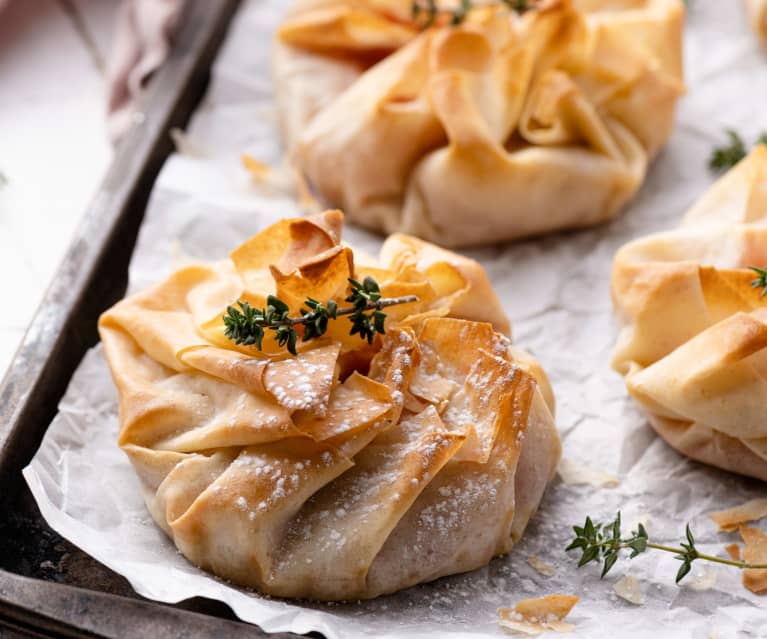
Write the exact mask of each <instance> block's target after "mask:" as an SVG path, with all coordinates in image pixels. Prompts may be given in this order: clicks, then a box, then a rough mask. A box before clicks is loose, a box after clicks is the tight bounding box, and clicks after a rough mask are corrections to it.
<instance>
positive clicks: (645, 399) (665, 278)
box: [612, 146, 767, 481]
mask: <svg viewBox="0 0 767 639" xmlns="http://www.w3.org/2000/svg"><path fill="white" fill-rule="evenodd" d="M765 265H767V147H765V146H758V147H757V148H756V149H755V150H754V151H753V152H752V153H751V154H750V155H749V156H748V157H747V158H746V159H744V160H743V161H742V162H740V163H739V164H738V165H737V166H736V167H735V168H733V169H732V170H731V171H730V172H729V173H727V174H726V175H725V176H723V177H722V178H721V179H720V180H719V181H718V182H717V183H716V184H715V185H714V186H713V187H712V188H711V189H710V190H709V191H708V192H707V193H706V194H705V195H704V196H703V198H702V199H701V200H700V201H699V202H698V203H697V204H695V205H694V206H693V207H692V209H690V211H688V213H687V214H686V215H685V217H684V219H683V220H682V223H681V224H680V226H679V228H678V229H676V230H673V231H668V232H664V233H656V234H654V235H650V236H648V237H645V238H642V239H639V240H636V241H633V242H630V243H629V244H627V245H626V246H624V247H623V248H622V249H621V250H620V251H619V252H618V253H617V255H616V257H615V261H614V265H613V273H612V295H613V300H614V303H615V308H616V312H617V314H618V316H619V318H620V319H621V321H622V322H623V328H622V331H621V333H620V336H619V339H618V344H617V346H616V348H615V352H614V356H613V366H614V368H615V369H616V370H617V371H618V372H620V373H621V374H622V375H624V376H625V378H626V385H627V387H628V390H629V392H630V393H631V395H632V396H633V397H634V398H635V399H636V400H637V401H638V402H639V403H640V404H641V406H642V407H643V408H644V409H645V410H646V411H647V413H648V415H649V417H650V422H651V424H652V425H653V427H654V428H655V430H656V431H657V432H658V434H659V435H660V436H661V437H663V438H664V439H665V440H666V441H667V442H668V443H669V444H671V446H673V447H674V448H676V449H677V450H679V451H680V452H682V453H683V454H685V455H688V456H689V457H692V458H693V459H697V460H699V461H702V462H706V463H708V464H712V465H714V466H718V467H720V468H724V469H726V470H730V471H733V472H736V473H741V474H744V475H750V476H753V477H757V478H759V479H762V480H764V481H767V420H765V418H764V408H765V398H767V296H762V295H761V294H760V290H758V289H756V288H755V287H754V286H753V285H752V284H753V282H754V280H755V278H756V273H755V272H754V271H752V270H750V267H763V266H765Z"/></svg>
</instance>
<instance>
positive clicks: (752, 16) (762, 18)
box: [745, 0, 767, 45]
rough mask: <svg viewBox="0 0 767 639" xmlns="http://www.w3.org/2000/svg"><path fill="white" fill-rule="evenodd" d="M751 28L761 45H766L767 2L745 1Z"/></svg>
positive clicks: (761, 0)
mask: <svg viewBox="0 0 767 639" xmlns="http://www.w3.org/2000/svg"><path fill="white" fill-rule="evenodd" d="M745 2H746V11H747V12H748V18H749V21H750V22H751V27H752V28H753V29H754V32H755V33H756V35H757V36H759V39H760V40H761V41H762V44H765V45H767V0H745Z"/></svg>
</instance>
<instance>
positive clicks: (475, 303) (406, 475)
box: [99, 211, 560, 600]
mask: <svg viewBox="0 0 767 639" xmlns="http://www.w3.org/2000/svg"><path fill="white" fill-rule="evenodd" d="M341 222H342V215H341V214H340V212H338V211H329V212H326V213H323V214H320V215H316V216H313V217H310V218H304V219H293V220H284V221H282V222H279V223H277V224H275V225H274V226H272V227H270V228H268V229H266V230H264V231H263V232H261V233H259V234H258V235H257V236H255V237H254V238H252V239H250V240H248V241H247V242H245V243H244V244H243V245H242V246H240V247H239V248H237V249H236V250H234V251H233V252H232V254H231V257H230V259H227V260H222V261H220V262H214V263H202V264H194V265H190V266H187V267H185V268H183V269H181V270H179V271H177V272H176V273H174V274H172V275H171V276H169V277H168V278H166V279H165V280H164V281H163V282H161V283H159V284H158V285H156V286H154V287H153V288H150V289H149V290H146V291H144V292H140V293H138V294H136V295H133V296H131V297H129V298H127V299H125V300H123V301H121V302H119V303H118V304H117V305H116V306H114V307H113V308H112V309H110V310H109V311H107V312H106V313H104V315H103V316H102V317H101V319H100V322H99V331H100V334H101V338H102V341H103V345H104V349H105V353H106V356H107V360H108V362H109V365H110V368H111V371H112V375H113V377H114V380H115V383H116V385H117V388H118V391H119V398H120V435H119V445H120V446H121V447H122V448H123V450H124V451H125V452H126V454H127V455H128V457H129V458H130V460H131V462H132V464H133V466H134V468H135V470H136V473H137V475H138V477H139V479H140V483H141V487H142V489H143V494H144V498H145V501H146V504H147V507H148V509H149V511H150V513H151V515H152V517H153V518H154V520H155V521H156V522H157V524H158V525H159V526H160V527H161V528H162V529H163V530H164V531H165V532H166V533H167V534H168V535H169V536H170V537H171V539H172V540H173V541H174V543H175V544H176V546H177V547H178V549H179V550H180V551H181V552H182V553H183V554H184V555H185V556H186V557H187V558H188V559H189V560H191V561H192V562H194V563H195V564H196V565H198V566H201V567H202V568H204V569H206V570H210V571H212V572H213V573H215V574H217V575H219V576H220V577H223V578H225V579H227V580H230V581H232V582H234V583H237V584H240V585H243V586H248V587H253V588H256V589H258V590H260V591H262V592H264V593H268V594H271V595H277V596H283V597H303V598H312V599H319V600H345V599H358V598H369V597H375V596H378V595H380V594H384V593H389V592H393V591H396V590H399V589H401V588H405V587H408V586H411V585H414V584H417V583H420V582H423V581H427V580H431V579H435V578H437V577H440V576H443V575H448V574H453V573H457V572H463V571H468V570H473V569H475V568H478V567H480V566H482V565H484V564H485V563H487V562H488V561H489V560H490V558H492V557H493V556H495V555H497V554H501V553H506V552H508V551H509V550H510V549H511V547H512V545H513V544H514V543H515V542H516V541H517V540H518V539H519V537H520V536H521V535H522V532H523V531H524V528H525V526H526V524H527V522H528V520H529V518H530V517H531V516H532V515H533V513H534V512H535V511H536V509H537V507H538V504H539V502H540V500H541V497H542V495H543V492H544V490H545V488H546V485H547V484H548V482H549V481H550V480H551V478H552V476H553V473H554V471H555V468H556V465H557V462H558V459H559V455H560V441H559V436H558V433H557V430H556V428H555V426H554V421H553V417H552V411H553V408H554V407H553V396H552V394H551V390H550V387H549V385H548V382H547V380H546V377H545V374H544V373H543V371H542V369H541V368H540V366H539V365H538V364H537V362H535V360H534V359H533V358H532V357H531V356H530V355H527V354H526V353H523V352H522V351H519V350H517V349H514V348H512V347H511V345H510V339H509V337H508V333H509V322H508V319H507V317H506V315H505V313H504V312H503V309H502V307H501V305H500V302H499V300H498V298H497V296H496V295H495V293H494V292H493V290H492V288H491V286H490V283H489V281H488V278H487V275H486V274H485V272H484V270H483V269H482V267H481V266H480V265H479V264H478V263H476V262H474V261H472V260H469V259H467V258H465V257H461V256H459V255H456V254H454V253H451V252H449V251H446V250H443V249H440V248H438V247H436V246H433V245H430V244H427V243H425V242H423V241H421V240H418V239H416V238H413V237H408V236H403V235H395V236H392V237H390V238H389V239H388V240H387V241H386V242H385V244H384V246H383V248H382V251H381V256H380V258H379V259H378V260H377V261H372V260H368V261H367V262H366V261H365V260H363V259H360V258H359V256H355V254H354V252H353V250H352V249H351V248H350V247H348V246H346V245H344V244H342V243H341ZM355 257H357V258H358V259H355ZM368 275H369V276H372V277H374V278H375V280H376V281H377V282H378V283H379V284H380V287H381V291H382V294H383V296H384V297H399V296H405V295H415V296H417V298H418V301H416V302H410V303H407V304H401V305H398V306H391V307H387V308H386V309H385V311H386V313H387V318H386V323H385V329H386V333H385V335H383V336H381V335H378V336H376V338H375V339H374V340H373V342H372V343H371V344H368V343H367V342H366V341H364V340H361V339H360V338H359V336H357V335H354V336H352V335H350V334H349V329H350V324H349V322H348V320H347V318H346V317H343V316H339V317H338V319H337V320H335V321H331V322H330V324H329V328H328V331H327V333H326V334H325V335H323V336H322V337H320V338H316V339H312V340H309V341H306V342H301V343H299V346H298V354H297V355H296V356H295V357H294V356H291V355H289V353H287V352H286V351H285V349H283V348H280V347H279V345H278V344H277V343H276V342H275V341H274V339H273V338H271V337H269V331H267V337H266V338H265V339H264V342H263V345H262V350H258V349H257V348H256V347H255V346H242V345H241V346H237V345H235V343H234V342H233V341H231V340H229V339H228V338H227V337H226V335H225V333H224V324H223V320H222V316H223V314H224V312H225V309H226V308H227V306H228V305H231V304H234V302H235V301H236V300H242V301H248V302H249V303H250V304H251V305H252V306H255V307H263V306H264V304H265V300H266V297H267V296H268V295H270V294H276V295H277V296H278V297H280V299H282V300H283V301H285V302H286V303H287V304H288V305H289V306H290V308H291V316H296V315H298V314H299V313H300V307H301V305H302V303H303V301H304V300H305V299H306V297H307V296H311V297H314V298H316V299H318V300H320V301H323V302H325V301H326V300H335V301H337V302H338V304H339V307H341V308H343V307H344V306H345V305H348V304H347V303H345V302H344V298H345V297H346V296H347V295H348V278H350V277H353V278H357V279H359V280H362V279H363V278H365V277H366V276H368Z"/></svg>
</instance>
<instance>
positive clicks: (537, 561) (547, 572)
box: [527, 555, 557, 577]
mask: <svg viewBox="0 0 767 639" xmlns="http://www.w3.org/2000/svg"><path fill="white" fill-rule="evenodd" d="M527 563H528V564H530V567H531V568H533V569H534V570H535V571H536V572H537V573H538V574H540V575H543V576H544V577H553V576H554V575H555V574H556V572H557V571H556V568H554V566H552V565H551V564H549V563H547V562H545V561H543V559H541V558H540V557H538V556H537V555H530V556H529V557H528V558H527Z"/></svg>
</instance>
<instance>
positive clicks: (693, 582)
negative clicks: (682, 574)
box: [685, 566, 719, 590]
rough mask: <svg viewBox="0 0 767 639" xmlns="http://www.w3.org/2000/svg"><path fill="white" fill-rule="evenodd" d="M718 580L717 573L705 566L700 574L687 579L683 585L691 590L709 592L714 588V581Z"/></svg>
mask: <svg viewBox="0 0 767 639" xmlns="http://www.w3.org/2000/svg"><path fill="white" fill-rule="evenodd" d="M718 578H719V573H718V572H717V571H716V569H715V568H712V567H710V566H706V567H704V568H702V569H701V571H700V573H698V574H696V575H694V576H692V577H690V578H689V579H687V581H686V583H685V585H686V586H688V587H690V588H692V589H693V590H711V588H713V587H714V586H716V581H717V579H718Z"/></svg>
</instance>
